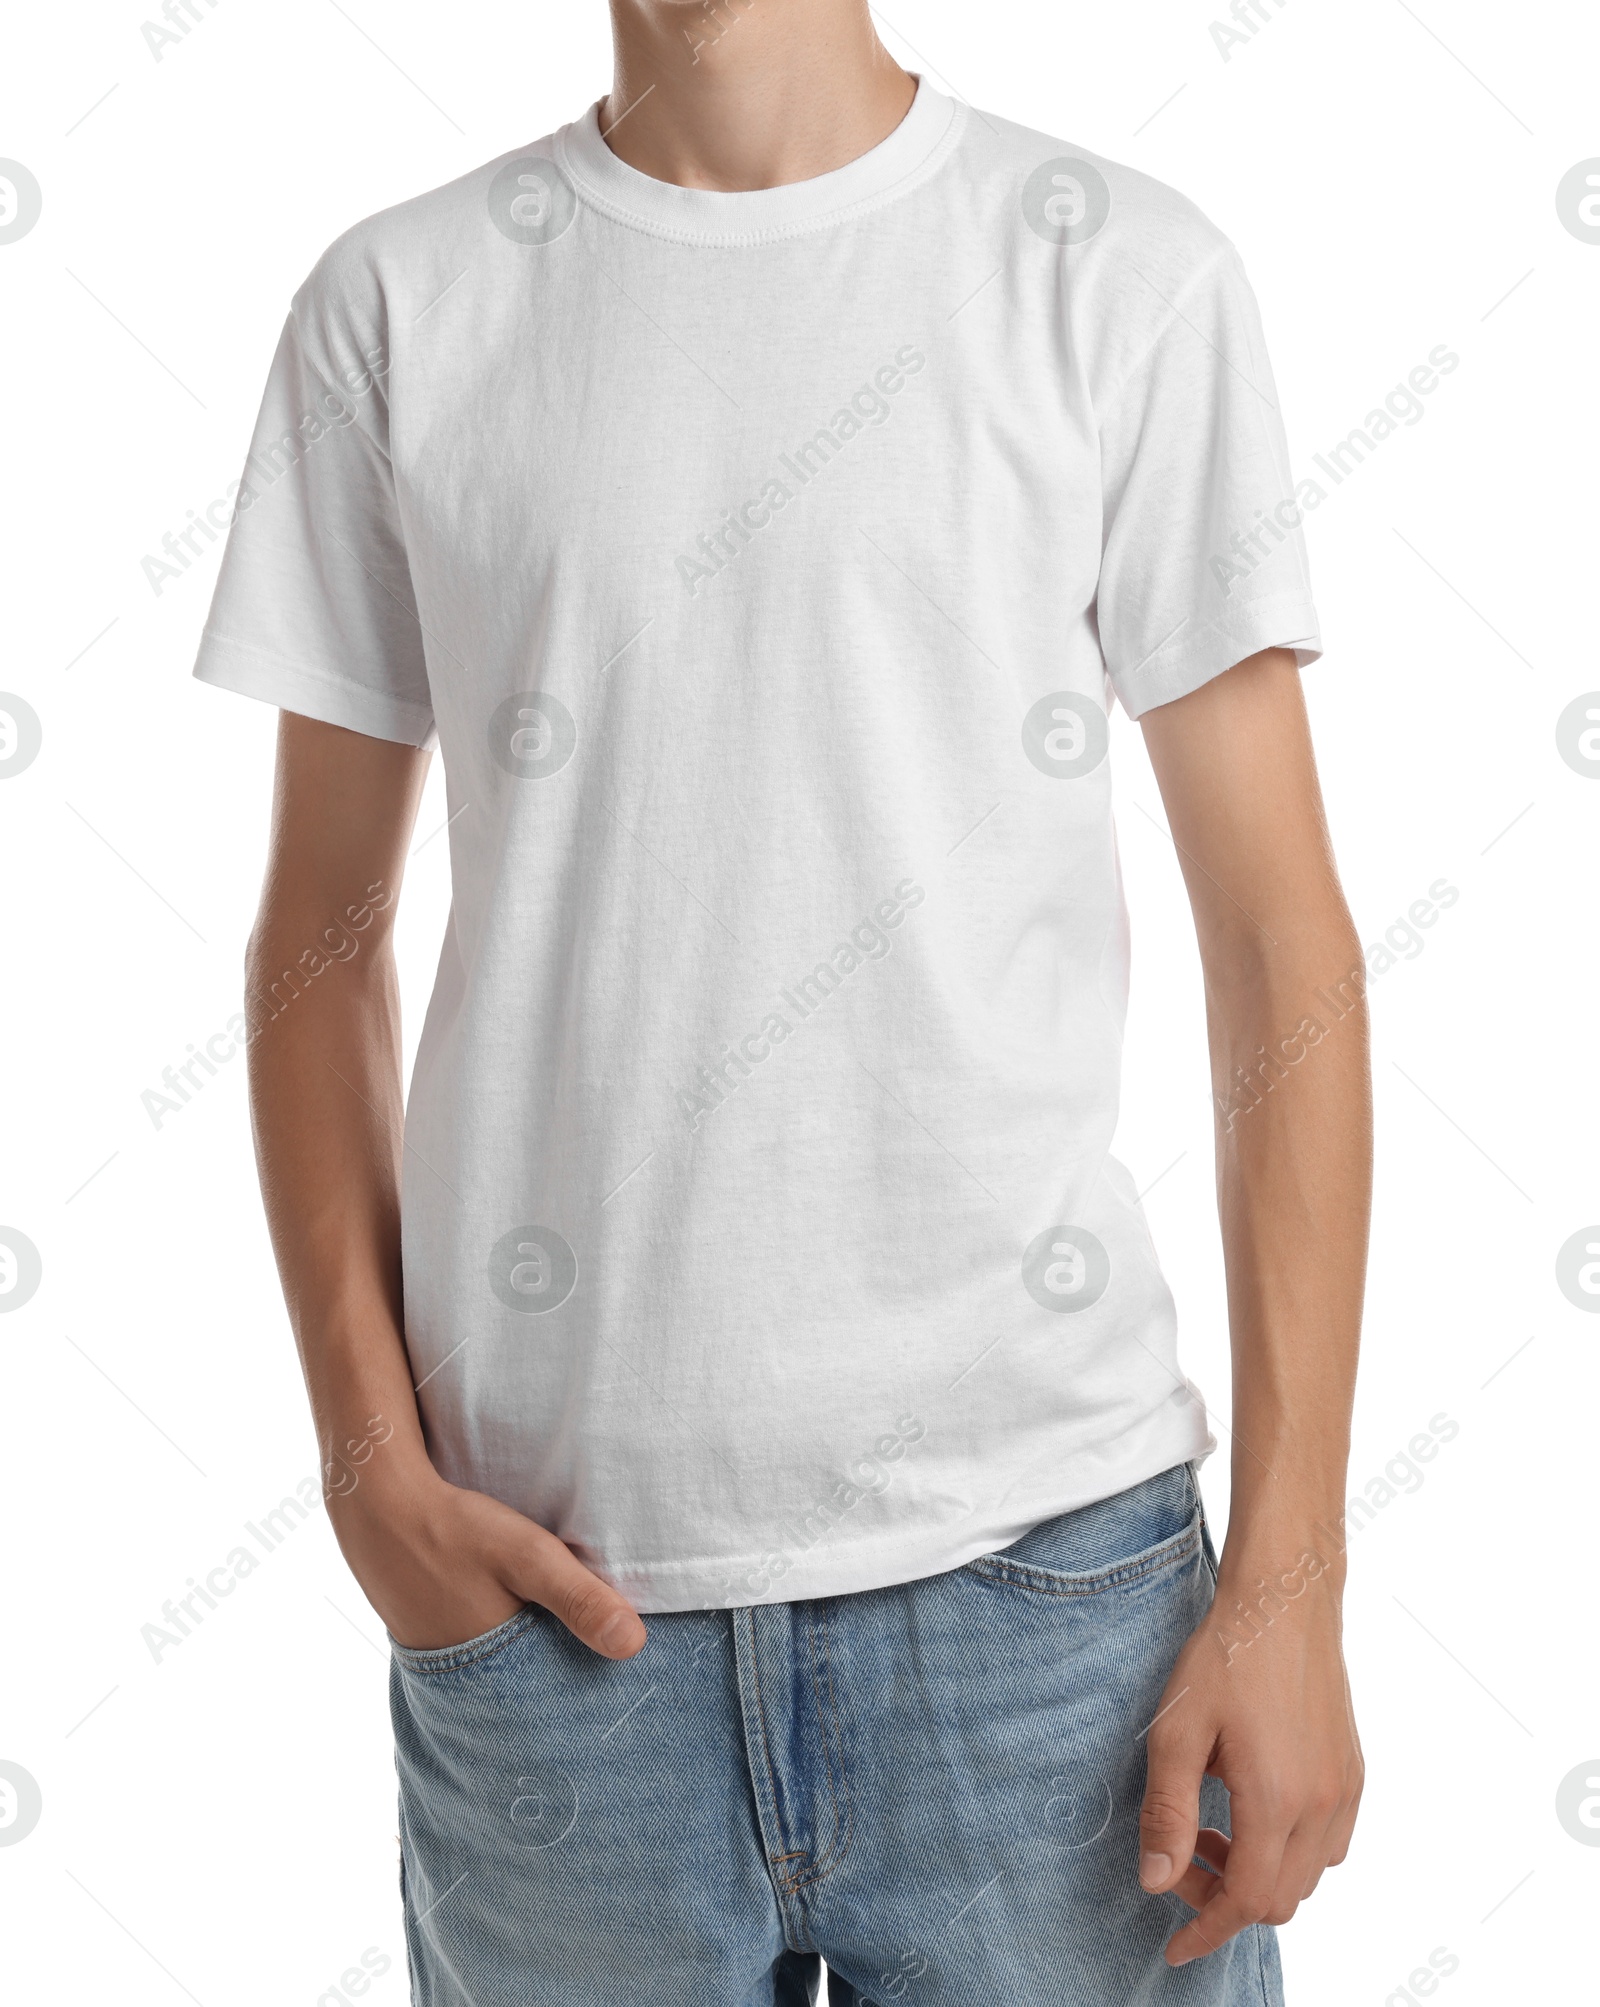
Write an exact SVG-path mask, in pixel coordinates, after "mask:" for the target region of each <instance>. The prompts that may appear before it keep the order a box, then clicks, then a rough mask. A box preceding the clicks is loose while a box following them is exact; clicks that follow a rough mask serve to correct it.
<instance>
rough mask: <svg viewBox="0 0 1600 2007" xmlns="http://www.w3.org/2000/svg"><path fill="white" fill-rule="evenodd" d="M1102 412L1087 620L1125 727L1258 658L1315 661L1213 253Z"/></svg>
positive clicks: (1274, 477)
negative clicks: (1092, 601)
mask: <svg viewBox="0 0 1600 2007" xmlns="http://www.w3.org/2000/svg"><path fill="white" fill-rule="evenodd" d="M1165 307H1166V309H1167V311H1166V312H1165V315H1164V319H1163V321H1162V324H1161V329H1160V332H1159V334H1158V335H1157V336H1156V338H1155V339H1154V341H1153V342H1152V343H1151V344H1150V346H1149V348H1148V349H1147V350H1146V352H1145V354H1144V355H1143V356H1142V357H1141V358H1140V359H1139V361H1138V362H1137V363H1136V364H1135V365H1134V366H1133V368H1132V369H1131V370H1130V371H1129V373H1128V376H1127V378H1126V379H1125V380H1124V381H1123V382H1122V383H1121V384H1120V385H1119V386H1118V387H1117V388H1116V390H1115V391H1114V392H1113V393H1112V394H1111V396H1110V397H1109V398H1108V400H1107V402H1106V406H1105V409H1104V411H1103V413H1102V414H1101V416H1100V421H1099V423H1100V446H1101V468H1102V502H1103V509H1104V548H1103V552H1102V557H1101V568H1100V583H1099V589H1098V594H1097V613H1098V618H1099V627H1100V642H1101V647H1102V649H1103V651H1104V654H1105V661H1106V668H1107V672H1108V673H1109V675H1110V678H1111V682H1112V687H1113V688H1114V689H1115V691H1116V693H1117V695H1118V697H1119V698H1120V699H1121V701H1122V704H1123V706H1124V708H1125V709H1126V710H1127V711H1128V713H1129V714H1130V716H1132V717H1135V718H1137V717H1138V716H1140V714H1141V713H1143V712H1145V711H1148V710H1151V709H1153V708H1154V707H1155V706H1156V705H1158V704H1168V703H1171V702H1172V700H1173V699H1174V698H1176V697H1182V696H1184V695H1186V694H1187V693H1188V692H1189V691H1190V690H1196V689H1198V688H1199V687H1200V685H1201V684H1202V683H1206V682H1209V681H1210V679H1211V678H1212V677H1213V676H1218V675H1220V674H1221V673H1222V671H1223V670H1225V669H1229V668H1231V667H1232V666H1233V665H1234V663H1236V662H1241V661H1243V660H1244V658H1245V657H1246V656H1248V655H1253V654H1256V653H1257V652H1258V651H1259V650H1261V649H1263V648H1272V647H1282V648H1292V649H1293V650H1294V651H1295V653H1296V656H1297V657H1298V659H1299V661H1300V663H1301V665H1302V667H1303V666H1304V665H1305V664H1306V663H1308V662H1312V661H1315V660H1316V658H1317V656H1318V655H1320V654H1321V652H1322V649H1321V642H1320V638H1319V636H1318V632H1317V615H1316V609H1315V608H1314V606H1313V605H1312V601H1311V585H1310V577H1309V573H1308V570H1307V565H1306V554H1305V543H1304V539H1303V537H1302V535H1301V530H1300V507H1299V504H1298V502H1297V500H1296V494H1295V483H1294V480H1293V477H1292V475H1291V473H1290V471H1289V454H1288V448H1287V446H1286V444H1285V441H1284V432H1283V422H1282V419H1281V416H1280V414H1279V409H1278V393H1277V388H1276V386H1275V384H1274V383H1273V380H1272V370H1271V367H1270V365H1269V363H1268V360H1267V351H1266V344H1265V342H1264V341H1263V339H1262V334H1261V321H1260V316H1259V313H1258V311H1257V307H1256V302H1255V296H1254V294H1253V293H1252V291H1251V289H1250V285H1249V282H1248V280H1247V279H1246V278H1245V275H1244V272H1243V269H1242V268H1241V266H1240V263H1239V259H1238V255H1237V253H1236V252H1235V251H1234V249H1233V247H1232V246H1231V245H1230V244H1227V243H1226V241H1225V240H1224V242H1223V244H1222V246H1221V248H1220V249H1219V250H1218V251H1217V252H1216V254H1215V255H1213V256H1212V257H1211V258H1209V259H1208V261H1207V262H1206V263H1205V265H1204V266H1203V267H1202V268H1201V269H1200V270H1199V271H1198V272H1197V273H1195V274H1194V275H1193V276H1192V277H1191V278H1190V279H1189V280H1188V282H1187V283H1186V284H1184V285H1183V286H1181V287H1180V288H1177V289H1175V290H1174V291H1173V292H1172V293H1171V294H1170V295H1167V296H1166V298H1165Z"/></svg>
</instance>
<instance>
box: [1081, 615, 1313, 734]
mask: <svg viewBox="0 0 1600 2007" xmlns="http://www.w3.org/2000/svg"><path fill="white" fill-rule="evenodd" d="M1264 648H1292V649H1293V650H1294V653H1295V660H1296V661H1297V662H1298V663H1299V665H1300V667H1301V668H1302V669H1305V668H1309V667H1310V665H1311V664H1312V663H1313V662H1315V661H1317V660H1318V658H1319V657H1320V656H1321V654H1322V637H1321V633H1320V630H1319V628H1318V624H1317V610H1316V608H1315V607H1314V606H1313V605H1312V603H1311V601H1310V600H1309V599H1307V598H1306V597H1305V596H1304V595H1303V594H1300V593H1283V594H1279V595H1277V596H1275V597H1274V598H1272V599H1263V600H1257V601H1254V602H1250V603H1247V604H1243V605H1241V606H1240V607H1239V608H1238V610H1237V611H1236V612H1234V613H1231V614H1230V615H1229V616H1228V617H1227V618H1225V619H1222V620H1213V621H1211V622H1209V623H1208V624H1207V625H1206V626H1205V627H1204V628H1199V629H1185V630H1180V631H1179V632H1178V633H1177V634H1175V635H1173V636H1172V637H1171V638H1170V639H1169V640H1168V641H1167V642H1166V643H1164V644H1163V645H1162V647H1161V648H1160V649H1158V650H1157V651H1156V653H1155V654H1153V655H1152V656H1151V657H1150V658H1149V659H1148V660H1147V661H1145V662H1143V663H1141V664H1140V666H1139V668H1138V669H1137V670H1135V671H1133V672H1132V674H1131V675H1130V674H1123V675H1119V674H1118V673H1117V672H1116V671H1115V670H1113V671H1112V673H1111V681H1112V686H1113V688H1114V689H1115V690H1116V693H1117V697H1118V699H1119V700H1120V702H1121V704H1122V707H1123V709H1124V710H1125V711H1126V712H1127V714H1128V716H1129V717H1130V718H1142V717H1143V716H1144V714H1145V712H1146V711H1153V710H1155V709H1156V708H1157V706H1158V705H1161V704H1170V703H1172V702H1174V701H1175V700H1176V699H1177V698H1179V697H1187V696H1188V694H1189V693H1190V691H1191V690H1198V689H1200V688H1201V686H1202V685H1203V684H1206V683H1209V682H1211V681H1212V679H1213V678H1214V677H1217V676H1220V675H1222V674H1223V672H1224V671H1225V670H1228V669H1232V668H1233V667H1234V666H1235V665H1236V664H1237V663H1240V662H1243V661H1245V660H1246V659H1247V658H1248V657H1250V656H1252V655H1259V654H1260V653H1261V651H1262V649H1264Z"/></svg>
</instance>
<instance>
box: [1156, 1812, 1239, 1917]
mask: <svg viewBox="0 0 1600 2007" xmlns="http://www.w3.org/2000/svg"><path fill="white" fill-rule="evenodd" d="M1229 1845H1230V1842H1229V1839H1228V1836H1227V1834H1226V1833H1219V1832H1218V1831H1217V1829H1216V1827H1215V1826H1202V1827H1201V1828H1200V1832H1199V1835H1198V1837H1197V1838H1196V1840H1195V1844H1194V1850H1195V1852H1196V1853H1197V1854H1198V1855H1199V1857H1200V1861H1203V1862H1204V1863H1205V1865H1204V1866H1203V1867H1202V1866H1201V1865H1200V1863H1199V1862H1197V1861H1191V1862H1190V1864H1189V1865H1188V1867H1186V1868H1185V1869H1184V1871H1183V1873H1182V1874H1181V1875H1180V1876H1179V1877H1178V1879H1177V1881H1176V1882H1174V1883H1173V1885H1172V1888H1171V1889H1170V1890H1169V1891H1168V1893H1169V1894H1171V1895H1175V1896H1176V1897H1177V1898H1178V1900H1179V1901H1180V1902H1186V1903H1187V1904H1188V1905H1189V1907H1190V1909H1204V1908H1205V1906H1206V1904H1207V1903H1208V1902H1210V1900H1211V1898H1212V1897H1213V1896H1214V1895H1216V1894H1217V1892H1218V1891H1219V1889H1220V1888H1221V1887H1222V1882H1221V1875H1222V1871H1223V1869H1224V1868H1225V1867H1226V1866H1227V1865H1228V1847H1229Z"/></svg>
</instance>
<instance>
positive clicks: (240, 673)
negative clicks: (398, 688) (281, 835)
mask: <svg viewBox="0 0 1600 2007" xmlns="http://www.w3.org/2000/svg"><path fill="white" fill-rule="evenodd" d="M194 673H195V677H196V679H197V680H198V681H199V682H202V683H211V684H214V685H215V686H216V688H217V689H219V690H232V691H233V692H234V693H235V694H236V695H238V696H241V697H256V698H259V699H260V701H261V702H262V703H264V704H275V705H276V706H277V707H278V709H279V710H281V711H293V712H294V713H295V714H296V715H297V716H298V717H303V718H315V719H316V720H317V721H318V722H319V723H320V724H324V725H340V726H342V727H343V728H344V729H345V730H346V731H349V732H361V733H363V734H364V735H365V736H366V737H367V738H369V739H389V740H391V741H393V742H395V743H397V744H399V745H404V746H416V747H419V748H425V747H430V746H432V744H433V743H434V739H435V736H436V734H435V726H434V719H433V713H432V711H431V710H430V709H429V708H428V706H427V705H425V704H409V703H406V702H404V701H403V700H402V699H400V698H397V697H386V696H384V695H383V694H382V693H381V692H379V691H377V690H369V689H364V688H363V687H362V686H361V685H359V684H356V683H349V682H346V681H344V680H343V679H341V678H338V677H333V676H328V675H324V674H323V673H322V672H320V671H319V670H315V669H308V668H306V667H305V666H304V665H303V664H301V663H298V662H291V661H288V660H287V659H285V658H284V657H283V656H281V655H273V654H271V653H269V652H268V651H267V650H266V649H263V648H256V647H253V646H252V645H251V644H250V643H249V642H246V641H232V640H229V639H228V638H227V637H226V636H225V635H221V634H217V633H215V632H213V630H212V629H211V628H209V627H208V628H207V629H206V630H205V633H204V635H203V636H202V637H201V643H200V656H199V660H198V661H197V662H196V663H195V666H194Z"/></svg>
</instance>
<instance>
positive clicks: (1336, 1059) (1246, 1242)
mask: <svg viewBox="0 0 1600 2007" xmlns="http://www.w3.org/2000/svg"><path fill="white" fill-rule="evenodd" d="M1143 723H1144V730H1145V740H1146V744H1147V745H1148V747H1149V751H1150V757H1151V760H1152V762H1153V764H1154V767H1155V772H1156V778H1157V780H1158V782H1159V783H1160V787H1161V793H1162V799H1163V801H1164V802H1165V804H1166V808H1167V814H1168V819H1169V822H1170V824H1171V828H1172V834H1173V839H1174V841H1175V843H1176V844H1177V846H1178V851H1179V855H1180V858H1181V860H1182V863H1183V871H1184V877H1185V880H1186V882H1187V885H1188V889H1189V897H1190V902H1191V904H1192V906H1193V909H1194V916H1195V926H1196V930H1197V932H1198V936H1199V942H1200V953H1201V960H1202V963H1203V966H1204V970H1205V986H1206V1017H1207V1028H1208V1034H1209V1039H1210V1047H1211V1071H1212V1082H1213V1093H1214V1098H1215V1103H1216V1116H1217V1119H1216V1141H1217V1194H1218V1206H1219V1211H1220V1214H1221V1220H1222V1237H1223V1250H1224V1256H1225V1260H1226V1267H1227V1285H1228V1316H1229V1326H1230V1331H1231V1336H1232V1346H1233V1432H1232V1433H1233V1443H1232V1448H1233V1455H1232V1485H1233V1488H1232V1506H1231V1510H1230V1513H1229V1523H1228V1537H1227V1542H1226V1545H1225V1547H1224V1550H1223V1553H1222V1557H1221V1567H1220V1580H1219V1583H1218V1589H1217V1598H1216V1603H1215V1606H1214V1608H1213V1610H1212V1612H1211V1615H1210V1616H1209V1618H1208V1619H1207V1621H1206V1623H1205V1624H1204V1625H1202V1627H1201V1629H1200V1630H1199V1631H1198V1632H1196V1634H1195V1636H1194V1637H1193V1638H1192V1639H1191V1640H1190V1641H1189V1644H1188V1645H1187V1646H1186V1647H1185V1649H1184V1652H1183V1654H1182V1656H1181V1658H1180V1659H1179V1662H1178V1665H1177V1667H1176V1669H1175V1671H1174V1673H1173V1676H1172V1680H1171V1683H1170V1685H1169V1687H1168V1689H1167V1692H1166V1694H1165V1695H1164V1696H1163V1708H1164V1712H1163V1713H1162V1714H1161V1715H1160V1716H1159V1717H1158V1718H1157V1720H1156V1723H1155V1725H1154V1727H1153V1728H1152V1729H1151V1732H1150V1736H1149V1783H1148V1788H1147V1793H1146V1798H1145V1806H1144V1816H1143V1840H1142V1849H1143V1852H1142V1859H1141V1870H1140V1874H1141V1880H1142V1881H1143V1882H1144V1885H1145V1886H1146V1887H1147V1888H1150V1889H1161V1890H1168V1889H1170V1890H1175V1891H1176V1892H1177V1893H1178V1894H1179V1895H1180V1896H1182V1897H1183V1898H1184V1900H1185V1901H1187V1902H1189V1903H1191V1904H1193V1905H1194V1906H1195V1907H1196V1908H1197V1909H1198V1910H1199V1911H1200V1913H1199V1915H1197V1916H1196V1917H1195V1918H1194V1920H1193V1921H1192V1922H1190V1923H1189V1924H1188V1925H1187V1926H1185V1928H1184V1929H1182V1930H1181V1931H1179V1932H1178V1933H1177V1935H1176V1936H1175V1937H1174V1938H1173V1940H1172V1942H1171V1944H1170V1945H1169V1946H1168V1952H1167V1955H1168V1958H1169V1960H1170V1961H1171V1962H1173V1963H1182V1962H1183V1961H1184V1960H1186V1959H1188V1958H1192V1957H1197V1956H1203V1955H1204V1954H1205V1953H1206V1952H1207V1951H1209V1950H1212V1949H1214V1948H1215V1947H1216V1946H1217V1945H1218V1944H1220V1943H1222V1942H1224V1941H1225V1940H1226V1939H1227V1938H1228V1937H1230V1936H1232V1935H1233V1934H1234V1932H1236V1931H1237V1930H1239V1929H1240V1928H1242V1927H1243V1926H1244V1925H1245V1924H1248V1923H1254V1922H1258V1921H1263V1920H1264V1921H1268V1922H1274V1923H1277V1922H1284V1921H1286V1920H1287V1919H1288V1917H1289V1916H1291V1915H1292V1914H1293V1912H1294V1909H1295V1907H1296V1905H1297V1904H1298V1903H1299V1902H1300V1901H1301V1900H1302V1898H1303V1897H1304V1896H1306V1895H1309V1894H1310V1892H1311V1890H1312V1889H1313V1888H1314V1887H1315V1886H1316V1883H1317V1879H1318V1877H1319V1876H1320V1875H1321V1873H1322V1871H1323V1869H1324V1868H1325V1867H1326V1866H1328V1865H1330V1864H1332V1863H1336V1862H1338V1861H1341V1860H1342V1859H1343V1858H1344V1855H1345V1852H1346V1849H1347V1848H1348V1846H1349V1841H1350V1833H1351V1829H1352V1827H1353V1826H1354V1823H1355V1816H1356V1808H1357V1804H1358V1802H1359V1798H1360V1793H1361V1781H1362V1766H1361V1752H1360V1745H1359V1743H1358V1741H1357V1737H1356V1731H1355V1724H1354V1719H1353V1716H1352V1714H1351V1710H1350V1701H1349V1690H1348V1685H1347V1682H1346V1679H1345V1672H1344V1660H1343V1653H1342V1648H1341V1643H1340V1615H1341V1601H1342V1595H1343V1587H1344V1562H1343V1540H1342V1535H1341V1533H1340V1528H1341V1526H1342V1516H1343V1511H1344V1496H1345V1472H1346V1465H1347V1462H1348V1457H1349V1437H1350V1411H1351V1404H1352V1400H1353V1395H1354V1386H1355V1370H1356V1349H1357V1342H1358V1336H1359V1331H1360V1321H1361V1301H1362V1291H1363V1284H1364V1278H1365V1272H1366V1252H1367V1223H1368V1213H1369V1206H1370V1196H1371V1155H1372V1132H1371V1105H1370V1089H1369V1079H1368V1049H1367V1020H1366V1009H1365V1002H1364V991H1365V970H1364V964H1363V958H1362V953H1361V947H1360V943H1359V941H1358V940H1357V938H1356V934H1355V930H1354V927H1353V926H1352V924H1351V920H1350V915H1349V912H1348V910H1347V908H1346V906H1345V902H1344V897H1343V894H1342V892H1341V891H1340V888H1339V881H1338V875H1337V872H1336V870H1335V867H1334V862H1333V857H1332V852H1331V849H1330V847H1329V843H1328V835H1327V829H1326V825H1325V823H1324V820H1323V813H1322V800H1321V793H1320V790H1319V788H1318V785H1317V775H1316V767H1315V763H1314V761H1313V758H1312V751H1311V739H1310V733H1309V730H1308V727H1307V723H1306V715H1305V706H1304V701H1303V698H1302V694H1301V689H1300V679H1299V675H1298V672H1297V670H1296V668H1295V663H1294V658H1293V656H1292V655H1291V654H1290V653H1288V652H1287V651H1286V650H1283V649H1269V650H1267V651H1266V652H1265V653H1264V654H1261V655H1257V656H1253V657H1251V658H1250V660H1249V661H1247V662H1242V663H1240V664H1239V665H1238V666H1237V667H1235V668H1233V669H1231V670H1230V671H1228V673H1227V674H1226V675H1223V676H1220V677H1218V678H1216V679H1215V680H1214V681H1213V682H1211V683H1208V684H1206V685H1205V686H1204V687H1203V688H1201V689H1199V690H1197V691H1195V692H1193V693H1192V694H1191V695H1189V696H1187V697H1182V698H1180V699H1178V701H1177V702H1175V703H1172V704H1166V705H1163V706H1161V707H1160V708H1159V709H1157V710H1154V711H1151V712H1149V713H1147V715H1146V716H1145V718H1144V720H1143ZM1206 1771H1210V1772H1212V1773H1213V1774H1215V1775H1217V1776H1220V1777H1221V1778H1222V1779H1223V1780H1224V1782H1225V1783H1226V1784H1227V1785H1228V1788H1229V1792H1230V1796H1231V1799H1232V1826H1233V1840H1232V1843H1231V1846H1230V1844H1229V1843H1228V1842H1227V1841H1226V1840H1224V1839H1222V1838H1221V1836H1220V1835H1216V1836H1213V1835H1209V1834H1202V1835H1200V1836H1199V1842H1198V1851H1199V1852H1200V1854H1201V1856H1202V1858H1203V1859H1205V1860H1207V1861H1209V1862H1210V1863H1211V1865H1212V1866H1213V1867H1215V1868H1218V1869H1220V1870H1221V1874H1220V1879H1219V1878H1217V1877H1213V1876H1209V1875H1207V1874H1206V1873H1205V1871H1204V1870H1203V1869H1201V1868H1197V1867H1194V1866H1192V1865H1191V1857H1192V1855H1193V1854H1194V1852H1195V1851H1196V1841H1197V1836H1196V1828H1197V1824H1198V1820H1197V1796H1198V1791H1199V1785H1200V1779H1201V1776H1202V1774H1203V1773H1204V1772H1206Z"/></svg>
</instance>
